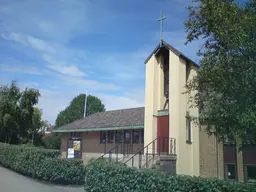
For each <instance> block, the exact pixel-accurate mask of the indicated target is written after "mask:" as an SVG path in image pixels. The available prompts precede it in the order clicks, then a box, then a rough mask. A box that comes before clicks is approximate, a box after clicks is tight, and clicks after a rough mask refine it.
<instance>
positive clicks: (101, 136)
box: [100, 131, 107, 144]
mask: <svg viewBox="0 0 256 192" xmlns="http://www.w3.org/2000/svg"><path fill="white" fill-rule="evenodd" d="M104 137H105V142H104ZM100 143H101V144H105V143H107V132H106V131H100Z"/></svg>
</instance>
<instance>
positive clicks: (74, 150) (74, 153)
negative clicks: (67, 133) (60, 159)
mask: <svg viewBox="0 0 256 192" xmlns="http://www.w3.org/2000/svg"><path fill="white" fill-rule="evenodd" d="M68 143H69V144H68V146H69V147H68V154H67V158H77V157H80V156H81V141H80V140H69V141H68Z"/></svg>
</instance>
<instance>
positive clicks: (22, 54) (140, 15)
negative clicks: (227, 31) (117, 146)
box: [0, 0, 199, 124]
mask: <svg viewBox="0 0 256 192" xmlns="http://www.w3.org/2000/svg"><path fill="white" fill-rule="evenodd" d="M190 2H191V1H190V0H147V1H146V0H143V1H138V0H129V1H120V0H119V1H118V0H108V1H106V0H54V1H50V0H12V1H7V0H3V1H1V3H0V49H1V52H0V83H1V84H7V83H10V82H11V80H13V79H15V80H18V83H19V85H20V86H21V87H23V88H24V87H26V86H28V87H34V88H37V89H39V90H40V92H41V98H40V101H39V104H38V106H39V107H40V108H42V109H43V113H44V114H43V118H44V119H46V120H48V121H49V122H50V123H52V124H54V122H55V119H56V116H57V114H58V112H59V111H60V110H63V109H64V108H65V107H66V106H67V105H68V104H69V102H70V101H71V100H72V98H73V97H74V96H76V95H78V94H79V93H82V92H85V90H86V89H88V91H89V93H90V94H91V95H95V96H98V97H99V98H100V99H101V100H102V101H103V103H104V104H105V106H106V108H107V110H111V109H120V108H129V107H138V106H143V105H144V84H145V81H144V78H145V64H144V60H145V59H146V58H147V56H148V55H149V54H150V53H151V52H152V50H153V49H154V48H155V46H156V45H157V43H158V42H159V23H158V22H157V19H158V17H159V15H160V10H163V12H164V15H165V16H167V20H165V22H164V31H165V33H164V39H165V41H167V42H168V43H170V44H172V45H173V46H174V47H176V48H177V49H179V50H180V51H182V52H183V53H184V54H186V55H187V56H188V57H190V58H191V59H193V60H195V61H197V56H196V52H197V50H198V48H199V43H193V44H189V45H188V46H185V45H184V42H185V35H186V34H185V32H184V21H185V20H186V19H187V15H188V13H187V11H186V10H185V7H186V6H187V5H188V4H189V3H190Z"/></svg>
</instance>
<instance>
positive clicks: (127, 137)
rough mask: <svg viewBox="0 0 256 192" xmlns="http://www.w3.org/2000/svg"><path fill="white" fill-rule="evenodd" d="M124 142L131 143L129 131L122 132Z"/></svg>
mask: <svg viewBox="0 0 256 192" xmlns="http://www.w3.org/2000/svg"><path fill="white" fill-rule="evenodd" d="M124 142H125V143H130V142H131V131H130V130H125V131H124Z"/></svg>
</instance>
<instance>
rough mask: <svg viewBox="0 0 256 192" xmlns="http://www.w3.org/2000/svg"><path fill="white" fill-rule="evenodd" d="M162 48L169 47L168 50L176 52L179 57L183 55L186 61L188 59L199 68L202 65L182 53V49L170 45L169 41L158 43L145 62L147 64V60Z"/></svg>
mask: <svg viewBox="0 0 256 192" xmlns="http://www.w3.org/2000/svg"><path fill="white" fill-rule="evenodd" d="M162 49H167V50H171V51H172V52H173V53H174V54H176V55H177V56H178V57H182V58H183V59H185V60H186V61H188V62H189V63H191V64H193V65H194V66H195V67H197V68H199V67H200V66H199V65H198V64H197V63H195V62H194V61H192V60H191V59H189V58H188V57H187V56H185V55H184V54H183V53H181V52H180V51H178V50H177V49H175V48H174V47H173V46H171V45H169V44H168V43H166V42H165V41H162V44H160V43H159V44H158V45H157V46H156V48H155V49H154V50H153V52H152V53H151V54H150V55H149V56H148V57H147V59H146V60H145V62H144V63H145V64H147V62H148V61H149V59H150V58H151V57H152V55H157V54H158V53H159V52H160V51H161V50H162Z"/></svg>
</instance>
